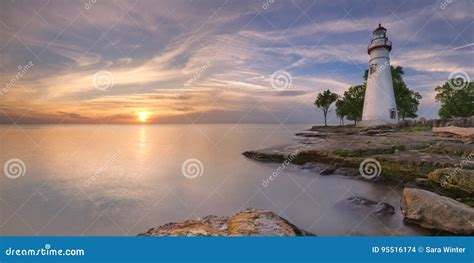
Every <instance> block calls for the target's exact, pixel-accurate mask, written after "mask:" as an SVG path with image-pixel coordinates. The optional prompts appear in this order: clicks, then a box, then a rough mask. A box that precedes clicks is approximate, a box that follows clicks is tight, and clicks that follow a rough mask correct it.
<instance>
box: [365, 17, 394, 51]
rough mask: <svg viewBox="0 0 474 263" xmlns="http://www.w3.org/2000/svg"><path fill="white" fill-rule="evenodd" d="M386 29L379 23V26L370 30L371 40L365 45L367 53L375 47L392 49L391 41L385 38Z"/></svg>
mask: <svg viewBox="0 0 474 263" xmlns="http://www.w3.org/2000/svg"><path fill="white" fill-rule="evenodd" d="M386 33H387V29H386V28H385V27H383V26H382V25H381V24H380V23H379V26H378V27H377V28H376V29H375V30H374V31H373V32H372V41H371V42H370V45H369V46H368V47H367V53H369V54H370V52H371V51H372V50H374V49H376V48H386V49H388V51H391V50H392V42H391V41H390V40H388V38H387V34H386Z"/></svg>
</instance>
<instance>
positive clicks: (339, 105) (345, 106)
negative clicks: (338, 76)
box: [336, 84, 365, 124]
mask: <svg viewBox="0 0 474 263" xmlns="http://www.w3.org/2000/svg"><path fill="white" fill-rule="evenodd" d="M364 95H365V84H362V85H357V86H353V87H350V88H349V90H347V91H346V92H344V95H343V96H342V98H340V99H339V100H338V101H337V102H336V115H337V116H338V117H339V118H346V119H348V120H350V121H354V123H355V124H357V121H358V120H360V119H361V118H362V108H363V107H364Z"/></svg>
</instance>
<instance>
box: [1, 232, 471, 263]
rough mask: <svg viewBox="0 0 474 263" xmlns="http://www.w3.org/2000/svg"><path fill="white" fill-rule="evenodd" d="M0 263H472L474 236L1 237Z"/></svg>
mask: <svg viewBox="0 0 474 263" xmlns="http://www.w3.org/2000/svg"><path fill="white" fill-rule="evenodd" d="M0 241H1V242H0V245H1V256H0V262H469V263H472V262H474V254H473V249H474V239H473V237H1V238H0Z"/></svg>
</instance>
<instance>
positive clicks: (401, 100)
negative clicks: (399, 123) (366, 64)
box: [364, 66, 422, 120]
mask: <svg viewBox="0 0 474 263" xmlns="http://www.w3.org/2000/svg"><path fill="white" fill-rule="evenodd" d="M390 70H391V73H392V83H393V92H394V94H395V102H396V103H397V110H398V117H399V118H402V120H404V119H405V118H416V117H418V115H417V114H416V112H417V111H418V105H419V104H420V102H419V100H420V99H421V98H422V96H421V95H420V93H418V92H416V91H413V90H410V89H409V88H408V87H407V85H406V84H405V82H404V81H403V74H405V72H404V71H403V68H402V67H400V66H397V67H393V66H390ZM368 74H369V71H368V70H366V71H365V73H364V79H365V81H366V82H367V77H368Z"/></svg>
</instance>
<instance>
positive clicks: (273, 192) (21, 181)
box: [0, 124, 426, 236]
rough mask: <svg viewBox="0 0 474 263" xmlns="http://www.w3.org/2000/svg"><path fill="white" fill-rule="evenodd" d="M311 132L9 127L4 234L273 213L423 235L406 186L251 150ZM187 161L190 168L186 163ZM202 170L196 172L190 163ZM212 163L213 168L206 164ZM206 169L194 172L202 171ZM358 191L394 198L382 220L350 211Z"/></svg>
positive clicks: (2, 155)
mask: <svg viewBox="0 0 474 263" xmlns="http://www.w3.org/2000/svg"><path fill="white" fill-rule="evenodd" d="M309 127H310V125H308V124H305V125H286V126H283V125H273V124H272V125H270V124H269V125H260V124H239V125H234V124H210V125H205V124H199V125H60V126H54V125H22V126H9V125H2V126H0V136H1V137H0V138H1V141H0V164H2V168H3V166H4V164H5V163H7V161H8V160H11V159H19V160H20V161H21V162H22V163H23V164H24V167H20V168H24V170H23V171H21V172H22V173H21V174H19V175H17V176H9V177H8V176H6V174H5V172H6V171H3V169H2V171H3V172H2V176H0V224H1V225H0V226H1V228H0V234H1V235H86V236H89V235H131V236H133V235H136V234H138V233H140V232H143V231H145V230H147V229H148V228H151V227H155V226H158V225H161V224H164V223H168V222H173V221H182V220H185V219H195V218H198V217H204V216H206V215H210V214H213V215H219V216H226V215H231V214H233V213H235V212H237V211H239V210H242V209H245V208H248V207H253V208H262V209H268V210H272V211H274V212H276V213H277V214H279V215H280V216H282V217H284V218H286V219H287V220H289V221H290V222H292V223H293V224H295V225H296V226H298V227H299V228H302V229H305V230H308V231H310V232H312V233H314V234H317V235H421V234H426V233H425V232H423V231H422V230H421V229H419V228H417V227H414V226H407V225H404V224H403V223H402V215H401V214H400V210H399V209H398V208H399V203H400V193H401V188H400V187H395V186H390V185H383V184H374V183H370V182H365V181H361V180H355V179H350V178H344V177H341V176H336V175H333V176H319V175H318V174H316V173H314V172H311V171H309V170H304V169H301V168H299V167H298V166H289V167H286V168H284V169H283V170H281V173H279V174H278V176H277V177H276V178H275V179H274V180H273V181H271V182H269V183H268V185H267V184H265V185H266V186H264V185H263V184H262V182H263V181H264V180H265V179H266V178H268V177H269V176H271V175H272V174H273V173H274V172H275V171H276V170H277V169H278V168H279V167H280V165H281V164H278V163H259V162H255V161H252V160H249V159H246V158H245V157H244V156H242V155H241V153H242V152H243V151H246V150H251V149H257V148H263V147H269V146H272V145H278V144H285V143H288V142H290V141H291V140H296V139H297V138H296V137H295V136H294V134H295V133H296V132H299V131H301V130H304V129H308V128H309ZM186 161H187V162H186ZM185 162H186V163H188V164H189V163H191V165H190V166H189V167H187V168H188V169H187V170H186V169H184V175H186V176H184V175H183V169H182V168H183V163H185ZM201 164H202V166H201ZM193 165H194V166H193ZM352 196H363V197H366V198H369V199H372V200H376V201H384V202H387V203H389V204H391V205H392V206H394V207H395V208H396V214H394V215H385V216H374V215H372V214H369V213H367V210H364V209H348V208H347V207H344V206H341V205H338V204H340V202H341V200H344V199H347V198H349V197H352Z"/></svg>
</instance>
